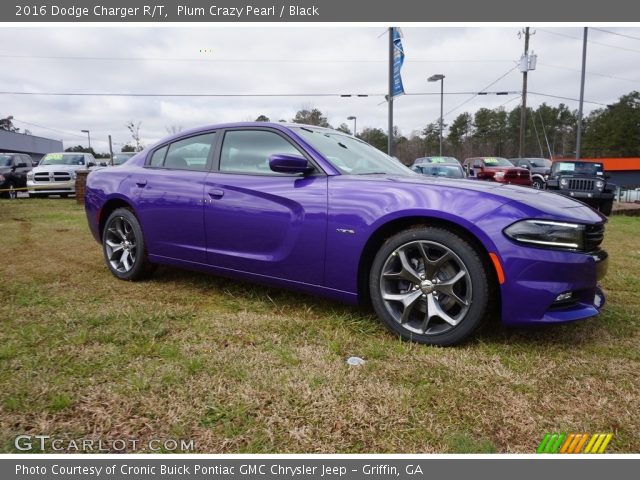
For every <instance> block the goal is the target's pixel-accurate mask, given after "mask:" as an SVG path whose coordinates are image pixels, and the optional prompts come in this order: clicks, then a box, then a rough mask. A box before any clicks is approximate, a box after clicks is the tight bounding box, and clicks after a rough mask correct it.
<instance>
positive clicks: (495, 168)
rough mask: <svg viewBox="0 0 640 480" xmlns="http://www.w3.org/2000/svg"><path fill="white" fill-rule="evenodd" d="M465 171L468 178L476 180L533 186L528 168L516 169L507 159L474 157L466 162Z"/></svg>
mask: <svg viewBox="0 0 640 480" xmlns="http://www.w3.org/2000/svg"><path fill="white" fill-rule="evenodd" d="M464 169H465V171H466V172H467V176H468V178H475V179H476V180H492V181H494V182H500V183H512V184H514V185H523V186H525V187H530V186H531V172H529V170H527V169H526V168H520V167H516V166H514V165H513V163H511V162H510V161H509V160H507V159H506V158H501V157H473V158H467V159H466V160H465V161H464Z"/></svg>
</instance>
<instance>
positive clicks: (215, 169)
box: [211, 127, 327, 178]
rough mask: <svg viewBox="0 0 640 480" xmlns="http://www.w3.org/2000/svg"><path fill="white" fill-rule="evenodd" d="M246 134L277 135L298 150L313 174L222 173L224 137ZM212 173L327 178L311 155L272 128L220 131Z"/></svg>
mask: <svg viewBox="0 0 640 480" xmlns="http://www.w3.org/2000/svg"><path fill="white" fill-rule="evenodd" d="M234 131H235V132H238V131H240V132H246V131H250V132H256V131H257V132H270V133H275V134H277V135H279V136H280V137H282V138H283V139H284V140H285V141H287V142H289V143H290V144H291V145H292V146H293V147H294V148H295V149H296V150H298V152H299V153H300V155H302V156H303V157H304V158H306V159H307V161H308V162H309V163H310V164H311V165H313V172H311V173H309V174H307V175H301V174H299V173H291V174H283V173H276V172H273V173H254V172H228V171H222V170H220V160H221V156H222V145H223V143H224V137H225V135H226V133H227V132H234ZM211 171H212V172H215V173H220V174H224V175H249V176H255V177H273V178H286V177H293V178H302V177H318V176H319V177H326V176H327V172H325V171H324V170H323V169H322V167H321V166H320V165H319V164H318V162H316V161H315V160H314V159H313V158H312V157H311V155H309V154H308V153H307V152H306V151H305V150H304V148H302V146H301V145H300V144H298V142H296V141H295V140H294V139H293V138H291V137H290V136H289V135H287V134H286V133H285V132H283V131H281V130H278V129H277V128H272V127H229V128H224V129H222V131H221V133H220V137H219V141H218V145H217V148H216V152H215V159H214V165H213V168H212V170H211Z"/></svg>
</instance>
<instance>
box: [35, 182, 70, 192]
mask: <svg viewBox="0 0 640 480" xmlns="http://www.w3.org/2000/svg"><path fill="white" fill-rule="evenodd" d="M27 190H28V192H29V193H32V194H33V193H50V194H59V193H75V192H76V182H75V180H69V181H67V182H34V181H33V180H27Z"/></svg>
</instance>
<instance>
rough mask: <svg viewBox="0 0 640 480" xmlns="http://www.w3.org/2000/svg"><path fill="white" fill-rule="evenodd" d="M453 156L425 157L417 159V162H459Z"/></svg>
mask: <svg viewBox="0 0 640 480" xmlns="http://www.w3.org/2000/svg"><path fill="white" fill-rule="evenodd" d="M457 161H458V160H456V159H455V158H453V157H423V158H419V159H417V160H416V163H453V162H457Z"/></svg>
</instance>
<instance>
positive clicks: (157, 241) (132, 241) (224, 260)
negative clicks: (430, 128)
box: [85, 123, 607, 346]
mask: <svg viewBox="0 0 640 480" xmlns="http://www.w3.org/2000/svg"><path fill="white" fill-rule="evenodd" d="M85 209H86V213H87V218H88V221H89V227H90V228H91V231H92V233H93V235H94V237H95V239H96V240H97V241H98V242H99V243H101V244H102V248H103V251H104V257H105V261H106V264H107V266H108V268H109V269H110V270H111V272H112V273H113V275H115V276H116V277H118V278H120V279H122V280H136V279H139V278H141V277H143V276H144V275H146V274H148V273H150V271H151V269H152V267H153V265H154V264H169V265H175V266H179V267H184V268H192V269H198V270H204V271H208V272H211V273H214V274H218V275H223V276H229V277H235V278H240V279H245V280H251V281H256V282H261V283H264V284H267V285H273V286H279V287H286V288H291V289H295V290H299V291H303V292H308V293H312V294H317V295H323V296H326V297H330V298H333V299H337V300H341V301H345V302H349V303H370V304H371V305H372V306H373V308H374V310H375V311H376V313H377V314H378V316H379V317H380V319H381V320H382V321H383V322H384V324H385V325H386V326H387V327H388V328H389V329H390V330H391V331H392V332H393V333H395V334H397V335H399V336H400V337H402V338H403V339H407V340H412V341H416V342H420V343H426V344H432V345H442V346H444V345H452V344H456V343H459V342H461V341H462V340H464V339H466V338H468V337H469V336H470V335H471V334H472V333H473V332H474V331H475V330H476V328H477V327H478V326H479V325H480V323H481V322H482V321H483V319H485V317H487V315H488V314H489V313H490V312H499V315H500V316H501V318H502V322H503V323H504V324H505V325H533V324H545V323H547V324H548V323H562V322H568V321H573V320H580V319H584V318H588V317H592V316H594V315H596V314H597V313H598V311H599V309H600V308H601V307H602V305H603V304H604V296H603V294H602V292H601V290H600V288H599V287H598V285H597V282H598V280H599V279H600V278H601V277H602V276H603V275H604V274H605V272H606V268H607V253H606V252H605V251H603V250H601V249H600V248H599V246H600V244H601V242H602V240H603V237H604V224H605V221H606V220H605V218H604V217H603V216H602V215H600V214H599V213H597V212H595V211H594V210H592V209H591V208H589V207H588V206H586V205H584V204H582V203H580V202H577V201H575V200H572V199H570V198H567V197H564V196H561V195H557V194H554V193H548V192H544V191H540V190H534V189H529V188H524V187H518V186H510V185H502V184H499V183H495V182H473V181H467V180H451V179H446V178H437V177H425V176H422V175H418V174H416V173H414V172H412V171H411V170H409V169H408V168H406V167H404V166H403V165H400V164H399V163H398V162H397V161H395V160H393V159H392V158H390V157H388V156H387V155H385V154H383V153H381V152H380V151H378V150H377V149H375V148H374V147H372V146H370V145H368V144H366V143H364V142H362V141H360V140H358V139H356V138H354V137H352V136H349V135H345V134H342V133H340V132H336V131H334V130H329V129H324V128H319V127H314V126H305V125H297V124H272V123H235V124H226V125H214V126H208V127H203V128H198V129H193V130H189V131H185V132H181V133H179V134H177V135H173V136H171V137H168V138H165V139H164V140H162V141H160V142H158V143H157V144H155V145H153V146H152V147H150V148H148V149H146V150H145V151H144V152H141V153H139V154H138V155H136V156H135V157H133V158H132V159H131V160H130V161H129V162H127V163H126V164H125V165H123V166H121V167H118V168H111V169H109V168H106V169H102V170H98V171H94V172H92V173H91V174H90V175H89V177H88V179H87V189H86V196H85Z"/></svg>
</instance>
